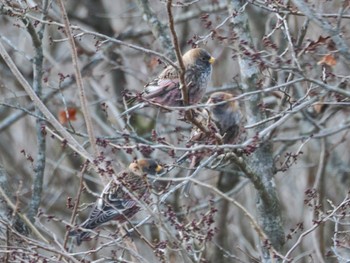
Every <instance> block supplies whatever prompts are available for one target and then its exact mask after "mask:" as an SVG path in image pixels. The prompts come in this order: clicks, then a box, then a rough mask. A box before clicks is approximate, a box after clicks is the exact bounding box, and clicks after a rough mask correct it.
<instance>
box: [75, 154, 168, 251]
mask: <svg viewBox="0 0 350 263" xmlns="http://www.w3.org/2000/svg"><path fill="white" fill-rule="evenodd" d="M163 170H164V169H163V167H162V166H160V165H159V164H158V163H157V162H156V161H154V160H152V159H140V160H137V161H135V162H133V163H131V164H130V165H129V169H128V170H126V171H123V172H121V173H119V174H118V175H117V177H116V178H114V179H112V180H111V181H110V182H109V183H108V184H107V185H106V186H105V188H104V190H103V191H102V193H101V195H100V197H99V198H98V199H97V201H96V203H95V205H94V207H93V209H92V210H91V212H90V215H89V217H88V219H87V220H86V221H85V222H83V223H82V224H80V225H79V226H78V229H74V230H72V231H71V232H70V235H71V236H76V240H77V244H78V245H80V244H81V242H82V241H84V240H86V239H87V238H88V237H89V234H90V233H89V231H84V229H94V228H96V227H98V226H100V225H102V224H104V223H106V222H108V221H110V220H116V221H118V222H120V223H122V222H125V221H127V220H128V219H129V218H131V217H132V216H134V215H135V214H136V213H137V212H138V211H139V210H140V207H139V206H138V201H137V200H140V201H141V200H145V199H146V198H147V197H148V193H149V184H148V182H147V180H146V178H145V177H144V175H145V174H146V175H147V174H149V175H156V174H159V173H162V172H163Z"/></svg>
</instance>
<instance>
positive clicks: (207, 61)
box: [121, 48, 215, 116]
mask: <svg viewBox="0 0 350 263" xmlns="http://www.w3.org/2000/svg"><path fill="white" fill-rule="evenodd" d="M182 59H183V62H184V65H185V69H186V72H185V82H186V86H187V92H188V98H189V104H190V105H193V104H196V103H198V102H199V101H200V100H201V99H202V98H203V96H204V94H205V91H206V89H207V86H208V83H209V81H210V78H211V71H212V66H211V65H212V64H213V63H214V61H215V59H214V58H213V57H212V56H211V55H210V54H209V53H208V52H207V51H206V50H205V49H202V48H194V49H191V50H189V51H187V52H186V53H185V54H184V55H183V57H182ZM176 64H177V63H176ZM179 87H180V79H179V72H178V71H177V70H176V68H174V67H173V66H172V65H169V66H167V67H166V68H165V69H164V70H163V71H162V72H161V73H160V74H159V76H158V77H157V78H155V79H154V80H153V81H151V82H149V83H148V84H147V85H145V88H144V90H143V92H142V93H141V97H142V98H143V99H144V100H145V101H144V102H140V103H139V104H136V105H135V106H133V107H131V108H129V109H127V110H126V111H124V112H123V113H122V114H121V116H123V115H125V114H126V113H129V112H132V111H134V110H136V109H140V108H142V107H145V106H146V105H147V101H151V102H153V103H157V104H160V105H164V106H169V107H175V106H183V101H182V96H181V90H180V89H179ZM135 100H136V98H133V99H131V100H130V101H131V102H132V101H135Z"/></svg>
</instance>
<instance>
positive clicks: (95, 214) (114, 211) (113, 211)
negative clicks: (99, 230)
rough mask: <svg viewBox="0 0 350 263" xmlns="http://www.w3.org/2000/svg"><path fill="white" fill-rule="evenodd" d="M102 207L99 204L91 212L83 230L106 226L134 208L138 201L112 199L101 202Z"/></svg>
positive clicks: (83, 225)
mask: <svg viewBox="0 0 350 263" xmlns="http://www.w3.org/2000/svg"><path fill="white" fill-rule="evenodd" d="M100 201H101V202H102V203H103V204H102V205H99V204H97V205H96V206H95V207H94V209H93V210H92V211H91V213H90V216H89V218H88V219H87V220H86V221H85V222H84V223H83V224H82V227H83V228H87V229H94V228H95V227H97V226H99V225H101V224H104V223H106V222H108V221H110V220H113V219H115V218H116V217H118V216H121V215H122V214H123V213H124V211H125V210H128V209H130V208H133V207H134V206H135V205H136V201H134V200H132V199H123V198H118V199H113V200H112V199H110V198H108V200H99V201H98V202H100Z"/></svg>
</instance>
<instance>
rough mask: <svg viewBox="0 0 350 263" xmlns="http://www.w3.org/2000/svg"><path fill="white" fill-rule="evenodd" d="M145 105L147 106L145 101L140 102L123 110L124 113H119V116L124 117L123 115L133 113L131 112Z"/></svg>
mask: <svg viewBox="0 0 350 263" xmlns="http://www.w3.org/2000/svg"><path fill="white" fill-rule="evenodd" d="M145 106H146V103H144V102H141V103H138V104H136V105H134V106H132V107H131V108H129V109H127V110H126V111H124V112H122V113H121V114H120V115H119V117H123V116H125V115H126V114H129V113H131V112H133V111H135V110H138V109H141V108H143V107H145Z"/></svg>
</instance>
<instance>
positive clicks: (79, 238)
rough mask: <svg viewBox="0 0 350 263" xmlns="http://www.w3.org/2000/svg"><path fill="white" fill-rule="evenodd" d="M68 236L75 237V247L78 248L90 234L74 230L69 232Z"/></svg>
mask: <svg viewBox="0 0 350 263" xmlns="http://www.w3.org/2000/svg"><path fill="white" fill-rule="evenodd" d="M69 236H72V237H75V240H76V242H77V245H78V246H80V245H81V243H82V242H83V241H84V240H86V239H87V238H88V237H89V236H90V233H89V232H88V231H82V230H79V229H75V230H71V231H70V232H69Z"/></svg>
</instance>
